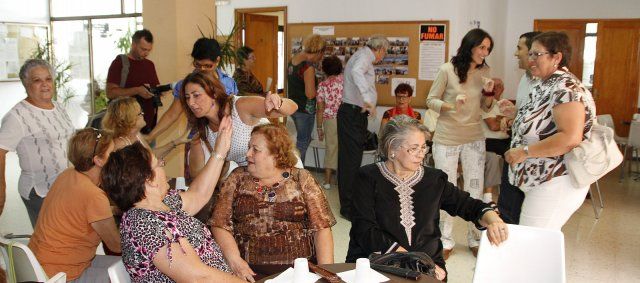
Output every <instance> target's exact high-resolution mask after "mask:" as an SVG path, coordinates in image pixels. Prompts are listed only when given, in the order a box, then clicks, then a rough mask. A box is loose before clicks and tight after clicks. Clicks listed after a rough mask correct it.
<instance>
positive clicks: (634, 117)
mask: <svg viewBox="0 0 640 283" xmlns="http://www.w3.org/2000/svg"><path fill="white" fill-rule="evenodd" d="M632 119H633V120H634V121H638V120H640V113H633V118H632Z"/></svg>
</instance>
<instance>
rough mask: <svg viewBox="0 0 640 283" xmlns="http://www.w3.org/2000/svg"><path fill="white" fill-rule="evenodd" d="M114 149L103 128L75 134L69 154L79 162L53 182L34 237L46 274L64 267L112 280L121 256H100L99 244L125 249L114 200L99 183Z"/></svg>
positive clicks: (83, 277) (73, 274)
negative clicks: (112, 204)
mask: <svg viewBox="0 0 640 283" xmlns="http://www.w3.org/2000/svg"><path fill="white" fill-rule="evenodd" d="M111 151H113V142H112V139H111V136H109V135H107V134H105V133H102V132H100V131H99V130H96V129H91V128H88V129H83V130H80V131H78V132H77V133H76V134H75V135H74V136H73V137H71V140H70V141H69V152H68V157H69V161H70V162H71V163H72V164H73V166H74V167H73V168H69V169H67V170H65V171H63V172H62V173H61V174H60V175H58V178H57V179H56V181H55V182H54V183H53V185H52V186H51V190H50V191H49V193H48V194H47V197H46V198H45V199H44V204H43V205H42V210H41V211H40V217H39V219H38V222H37V224H36V228H35V230H34V232H33V235H32V237H31V240H30V241H29V248H31V250H32V251H33V253H34V254H35V256H36V258H37V259H38V262H40V264H41V265H42V267H43V268H44V270H45V272H46V273H47V275H49V276H53V275H55V274H56V273H58V272H64V273H66V274H67V280H78V282H109V275H108V274H107V267H108V266H109V265H110V264H111V263H113V262H115V261H117V260H119V259H120V258H118V257H108V256H96V248H97V247H98V245H99V244H100V240H102V241H104V243H105V244H106V246H107V247H109V248H110V249H111V250H112V251H115V252H120V234H119V233H118V227H116V223H115V221H114V220H113V214H112V213H111V207H110V206H109V200H108V199H107V196H106V194H105V193H104V191H102V189H100V188H99V187H98V186H99V185H100V172H101V171H102V166H103V165H104V164H105V163H106V162H107V158H108V157H109V154H110V153H111ZM114 258H115V260H114Z"/></svg>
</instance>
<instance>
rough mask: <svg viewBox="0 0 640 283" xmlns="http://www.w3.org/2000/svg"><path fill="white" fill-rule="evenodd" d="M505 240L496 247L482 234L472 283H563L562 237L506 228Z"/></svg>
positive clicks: (533, 229) (543, 231)
mask: <svg viewBox="0 0 640 283" xmlns="http://www.w3.org/2000/svg"><path fill="white" fill-rule="evenodd" d="M508 227H509V239H508V240H507V241H505V242H504V243H502V244H501V245H500V246H498V247H496V246H493V245H491V243H489V239H488V238H487V232H486V231H483V232H482V238H481V239H480V250H479V251H478V260H477V261H476V270H475V274H474V275H473V282H474V283H483V282H492V283H495V282H519V283H527V282H546V283H555V282H558V283H564V282H566V276H565V256H564V234H562V232H561V231H558V230H550V229H543V228H537V227H527V226H519V225H508Z"/></svg>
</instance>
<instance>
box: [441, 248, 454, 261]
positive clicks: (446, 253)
mask: <svg viewBox="0 0 640 283" xmlns="http://www.w3.org/2000/svg"><path fill="white" fill-rule="evenodd" d="M451 252H453V249H444V250H442V257H443V258H444V260H447V259H449V256H450V255H451Z"/></svg>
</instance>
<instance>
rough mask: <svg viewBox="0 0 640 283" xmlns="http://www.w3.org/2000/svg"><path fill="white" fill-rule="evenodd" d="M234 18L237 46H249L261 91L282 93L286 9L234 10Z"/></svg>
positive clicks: (254, 72)
mask: <svg viewBox="0 0 640 283" xmlns="http://www.w3.org/2000/svg"><path fill="white" fill-rule="evenodd" d="M235 19H236V24H237V25H238V26H239V30H238V39H237V41H238V44H237V46H248V47H250V48H251V49H253V54H254V55H255V56H256V62H255V66H254V67H253V70H252V72H253V74H254V75H255V76H256V77H257V78H258V80H259V81H260V83H261V84H262V86H263V88H264V90H265V91H271V92H274V93H276V92H277V93H283V90H284V85H285V68H286V65H285V57H284V56H285V48H286V46H285V45H286V40H285V38H286V30H287V7H266V8H245V9H236V10H235Z"/></svg>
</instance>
